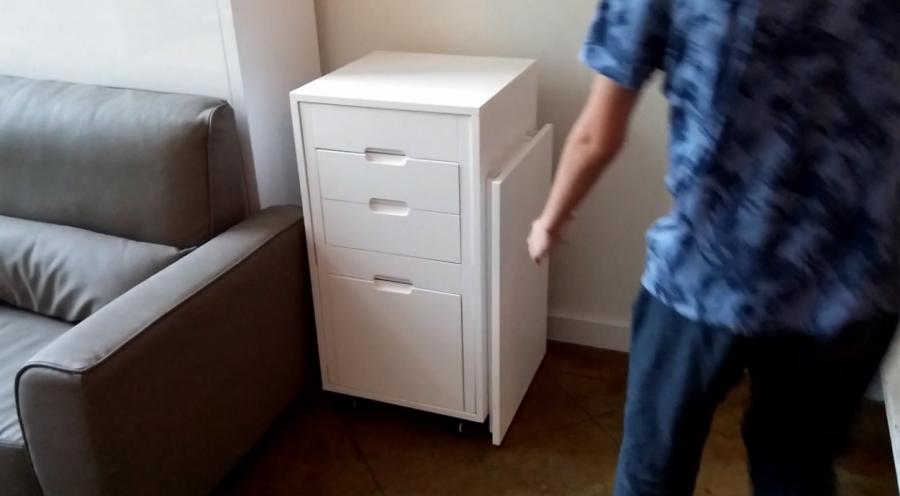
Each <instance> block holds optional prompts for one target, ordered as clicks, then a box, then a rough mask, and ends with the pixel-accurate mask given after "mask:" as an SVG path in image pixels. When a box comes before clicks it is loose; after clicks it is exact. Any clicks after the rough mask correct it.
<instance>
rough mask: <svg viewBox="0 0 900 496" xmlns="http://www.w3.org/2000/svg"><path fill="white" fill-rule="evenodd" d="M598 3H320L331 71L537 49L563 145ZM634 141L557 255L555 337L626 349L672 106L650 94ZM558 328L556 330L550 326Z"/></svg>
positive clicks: (658, 210) (326, 65)
mask: <svg viewBox="0 0 900 496" xmlns="http://www.w3.org/2000/svg"><path fill="white" fill-rule="evenodd" d="M595 6H596V0H566V1H565V2H560V1H559V0H454V1H452V2H450V1H446V0H415V1H412V0H364V1H361V0H316V10H317V14H318V31H319V47H320V54H321V60H322V68H323V70H324V71H325V72H328V71H331V70H333V69H336V68H338V67H340V66H341V65H343V64H345V63H347V62H350V61H351V60H353V59H355V58H357V57H359V56H362V55H364V54H366V53H368V52H370V51H372V50H376V49H394V50H408V51H424V52H442V53H458V54H473V55H500V56H504V55H505V56H516V57H530V58H536V59H538V60H539V68H540V72H541V93H540V119H541V121H543V122H552V123H555V124H556V126H557V127H556V129H557V134H556V143H557V151H558V149H559V146H560V144H561V143H562V142H563V140H564V139H565V136H566V134H567V133H568V131H569V128H570V127H571V125H572V122H573V121H574V120H575V118H576V116H577V114H578V111H579V109H580V106H581V104H582V102H583V100H584V98H585V96H586V94H587V91H588V87H589V84H590V81H591V79H592V77H593V74H592V72H591V71H590V70H589V69H587V68H585V67H584V66H582V65H581V64H580V62H579V61H578V60H577V57H576V55H577V52H578V50H579V48H580V46H581V41H582V39H583V37H584V35H585V33H586V30H587V26H588V23H589V22H590V19H591V17H592V14H593V11H594V8H595ZM631 131H632V132H631V135H630V140H629V143H628V145H627V148H626V150H625V151H624V153H623V154H622V156H621V157H620V159H619V160H618V161H617V163H616V164H615V165H614V167H613V168H612V169H611V170H610V171H609V172H608V174H607V175H606V176H605V177H604V179H603V181H602V183H601V184H600V185H599V187H598V188H596V189H595V191H594V192H593V193H592V195H591V196H590V198H589V199H588V201H587V202H586V204H585V205H584V207H583V208H582V209H581V210H580V212H579V214H578V220H577V222H576V223H575V225H574V226H573V229H572V232H571V234H570V237H569V241H568V243H567V244H565V245H564V246H562V247H560V248H559V250H558V251H557V252H556V253H555V254H554V257H553V259H552V261H551V302H550V304H551V314H553V315H554V316H556V317H557V318H555V319H552V321H551V322H552V323H555V324H556V325H555V326H554V327H557V329H556V335H557V337H564V338H565V337H567V336H566V335H569V336H568V339H571V340H575V341H588V342H589V343H588V344H590V343H593V344H600V345H607V346H612V347H621V344H622V343H623V340H622V337H623V336H613V337H612V338H608V337H604V336H595V337H589V338H587V339H585V338H584V335H585V333H592V332H593V333H601V332H603V331H606V330H611V331H612V332H616V331H617V330H620V329H622V328H626V327H627V326H628V321H629V313H630V306H631V301H632V299H633V297H634V295H635V292H636V290H637V288H638V284H639V282H638V278H639V276H640V273H641V270H642V267H643V262H644V231H645V230H646V228H647V226H648V225H649V224H650V222H652V220H653V219H654V218H655V217H657V216H659V215H660V214H662V213H663V212H664V211H665V210H666V209H667V208H668V206H669V199H668V196H667V194H666V192H665V190H664V188H663V185H662V177H663V174H664V171H665V167H666V150H665V148H666V143H667V132H666V107H665V101H664V100H663V98H662V97H661V96H660V95H659V91H658V90H657V89H655V88H652V89H650V90H649V91H647V92H646V95H645V96H644V98H643V100H642V103H641V104H640V108H639V110H638V112H637V115H636V118H635V119H634V121H633V124H632V130H631ZM552 331H553V329H552V328H551V332H552Z"/></svg>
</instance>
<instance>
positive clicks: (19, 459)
mask: <svg viewBox="0 0 900 496" xmlns="http://www.w3.org/2000/svg"><path fill="white" fill-rule="evenodd" d="M71 327H72V324H68V323H66V322H61V321H58V320H53V319H49V318H47V317H43V316H40V315H36V314H34V313H31V312H27V311H25V310H20V309H17V308H12V307H9V306H6V305H2V304H0V489H2V491H0V492H2V494H4V495H6V494H14V495H20V494H35V492H36V488H37V482H36V480H35V477H34V473H33V471H32V470H31V462H30V461H29V458H28V453H27V452H26V450H25V442H24V440H23V439H22V430H21V428H20V426H19V417H18V415H17V413H16V399H15V382H16V373H17V372H18V371H19V367H21V366H22V364H24V363H25V362H26V361H27V360H28V359H29V358H31V357H32V356H33V355H34V354H35V353H36V352H37V351H38V350H40V349H41V348H43V347H44V346H46V345H47V344H48V343H49V342H50V341H53V340H54V339H56V338H57V337H58V336H60V335H61V334H62V333H64V332H66V331H67V330H69V329H70V328H71Z"/></svg>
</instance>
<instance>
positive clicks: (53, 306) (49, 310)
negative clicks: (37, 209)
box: [0, 216, 185, 322]
mask: <svg viewBox="0 0 900 496" xmlns="http://www.w3.org/2000/svg"><path fill="white" fill-rule="evenodd" d="M184 253H185V250H179V249H177V248H173V247H170V246H163V245H156V244H152V243H142V242H138V241H130V240H127V239H123V238H118V237H115V236H109V235H106V234H99V233H95V232H91V231H86V230H84V229H78V228H75V227H69V226H60V225H55V224H47V223H44V222H35V221H31V220H24V219H17V218H14V217H5V216H0V301H4V302H6V303H8V304H10V305H12V306H14V307H17V308H23V309H26V310H31V311H33V312H36V313H39V314H41V315H46V316H48V317H54V318H58V319H62V320H65V321H68V322H78V321H80V320H84V319H86V318H87V317H88V316H90V315H91V314H92V313H94V312H96V311H97V310H99V309H100V308H101V307H103V306H104V305H106V304H107V303H109V302H110V301H112V300H114V299H116V298H118V297H119V296H120V295H122V293H124V292H126V291H128V290H129V289H131V288H132V287H134V286H136V285H137V284H138V283H140V282H141V281H143V280H144V279H147V278H148V277H150V276H151V275H153V274H155V273H156V272H158V271H159V270H161V269H163V268H164V267H166V266H167V265H169V264H171V263H172V262H174V261H175V260H177V259H178V258H180V257H181V256H182V255H183V254H184Z"/></svg>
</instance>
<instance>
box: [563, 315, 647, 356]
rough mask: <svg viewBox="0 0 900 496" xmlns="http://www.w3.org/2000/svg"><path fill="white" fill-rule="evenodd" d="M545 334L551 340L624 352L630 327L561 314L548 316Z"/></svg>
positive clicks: (627, 345)
mask: <svg viewBox="0 0 900 496" xmlns="http://www.w3.org/2000/svg"><path fill="white" fill-rule="evenodd" d="M547 334H548V336H547V337H548V338H549V339H550V340H551V341H561V342H563V343H573V344H580V345H583V346H591V347H594V348H602V349H605V350H614V351H624V352H626V353H627V352H628V348H629V344H630V342H631V329H630V328H629V327H628V326H623V325H621V324H616V323H610V322H599V321H593V320H584V319H578V318H574V317H564V316H561V315H551V316H549V318H548V322H547Z"/></svg>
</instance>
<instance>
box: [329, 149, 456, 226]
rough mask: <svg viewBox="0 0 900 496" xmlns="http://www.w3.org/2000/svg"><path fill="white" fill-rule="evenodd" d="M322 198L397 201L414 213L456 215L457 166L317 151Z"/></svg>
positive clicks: (410, 159)
mask: <svg viewBox="0 0 900 496" xmlns="http://www.w3.org/2000/svg"><path fill="white" fill-rule="evenodd" d="M316 162H317V164H318V167H319V183H320V186H321V189H322V197H323V198H325V199H328V200H344V201H350V202H357V203H368V202H369V200H372V199H373V198H380V199H387V200H399V201H403V202H406V204H407V205H408V206H409V207H410V208H412V209H416V210H430V211H434V212H444V213H448V214H458V213H459V166H458V165H456V164H453V163H449V162H434V161H428V160H421V159H414V158H409V157H406V156H405V155H390V154H383V153H371V152H370V153H348V152H334V151H328V150H316Z"/></svg>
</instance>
